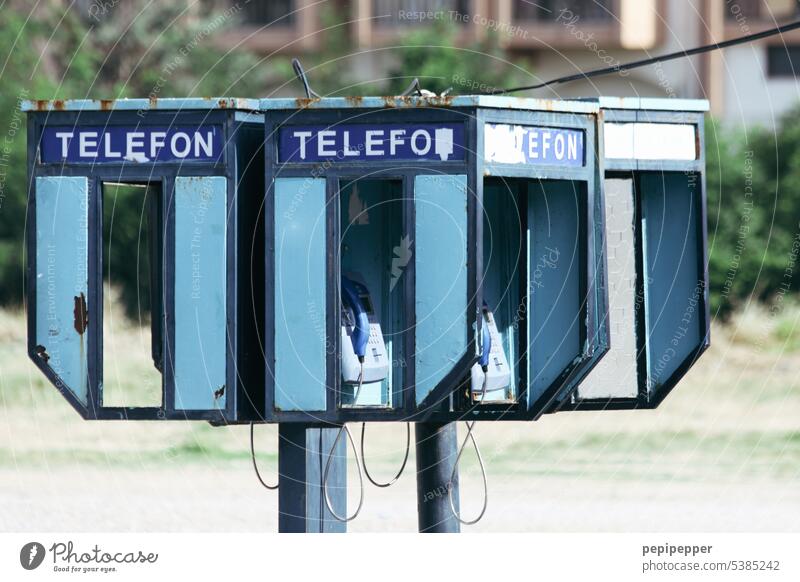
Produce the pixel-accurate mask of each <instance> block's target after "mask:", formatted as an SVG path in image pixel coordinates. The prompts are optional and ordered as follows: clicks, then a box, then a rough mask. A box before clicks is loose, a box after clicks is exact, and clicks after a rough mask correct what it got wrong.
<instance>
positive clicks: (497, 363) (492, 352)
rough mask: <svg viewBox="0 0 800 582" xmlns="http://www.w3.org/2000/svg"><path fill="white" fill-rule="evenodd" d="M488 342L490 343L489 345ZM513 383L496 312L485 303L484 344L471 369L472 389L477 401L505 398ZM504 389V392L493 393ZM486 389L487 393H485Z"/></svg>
mask: <svg viewBox="0 0 800 582" xmlns="http://www.w3.org/2000/svg"><path fill="white" fill-rule="evenodd" d="M487 344H488V345H487ZM510 383H511V369H510V368H509V367H508V359H507V358H506V353H505V351H504V350H503V340H502V338H501V337H500V332H499V331H498V330H497V323H495V320H494V314H493V313H492V312H491V311H490V310H489V308H488V307H487V306H486V304H485V303H484V305H483V346H482V353H481V358H480V360H478V362H477V363H475V365H473V366H472V369H471V370H470V391H471V393H472V398H473V400H475V401H482V402H487V401H492V400H495V401H496V400H505V399H506V395H505V390H506V388H508V386H509V384H510ZM499 390H502V391H503V393H502V394H492V393H493V392H497V391H499ZM484 391H485V394H484Z"/></svg>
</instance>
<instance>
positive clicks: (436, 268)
mask: <svg viewBox="0 0 800 582" xmlns="http://www.w3.org/2000/svg"><path fill="white" fill-rule="evenodd" d="M414 201H415V210H416V221H415V239H416V240H414V241H412V242H413V245H414V248H415V249H416V251H415V254H414V261H415V268H416V315H417V322H416V330H415V331H416V334H415V337H416V348H415V351H414V358H415V363H416V378H415V380H416V382H415V384H416V399H417V404H420V403H421V402H422V401H423V400H424V399H425V397H426V396H427V395H428V394H430V393H431V391H433V389H434V388H435V387H436V386H437V385H438V384H439V382H441V381H442V380H443V379H444V377H445V376H446V375H447V374H448V373H449V372H450V371H451V370H452V366H453V365H455V364H456V363H457V362H458V360H459V359H461V358H463V357H464V356H465V355H466V354H467V352H468V350H470V349H473V348H472V346H468V345H467V337H468V335H467V325H469V324H468V321H467V302H468V297H467V293H468V291H467V257H468V255H467V242H468V241H467V177H466V176H461V175H459V176H447V175H437V176H416V178H415V180H414Z"/></svg>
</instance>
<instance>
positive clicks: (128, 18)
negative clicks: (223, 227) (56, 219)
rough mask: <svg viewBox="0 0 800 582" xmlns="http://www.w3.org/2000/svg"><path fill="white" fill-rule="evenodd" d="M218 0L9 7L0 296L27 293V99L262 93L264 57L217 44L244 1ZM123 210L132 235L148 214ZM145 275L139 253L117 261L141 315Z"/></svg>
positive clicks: (2, 76)
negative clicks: (83, 9) (92, 7)
mask: <svg viewBox="0 0 800 582" xmlns="http://www.w3.org/2000/svg"><path fill="white" fill-rule="evenodd" d="M216 4H218V6H216V5H215V3H213V2H205V3H199V4H198V3H192V4H191V5H188V7H187V4H186V3H167V2H163V3H160V2H150V1H147V0H131V1H128V2H121V3H114V4H113V7H112V4H111V3H107V6H108V8H107V10H108V11H107V12H102V11H101V12H96V13H95V14H94V15H84V16H81V14H80V12H79V11H78V9H77V8H74V9H71V10H65V7H64V5H62V4H61V3H57V2H53V3H45V4H44V5H43V6H38V7H37V8H36V10H35V11H33V12H31V13H30V14H29V13H28V10H29V7H26V6H25V4H24V3H19V4H14V3H12V5H11V6H5V7H4V8H3V10H2V13H3V25H2V26H0V54H2V55H3V58H4V59H5V58H6V57H7V58H8V61H7V62H6V63H5V67H0V83H2V86H3V90H2V91H0V304H3V305H9V304H12V305H13V304H18V303H19V302H20V301H21V299H22V294H23V259H24V255H23V252H24V251H23V240H24V229H25V220H24V217H25V207H26V198H27V194H26V190H27V186H26V184H27V167H26V155H27V154H26V151H27V150H26V131H25V116H24V114H22V113H20V111H19V104H20V101H21V100H23V99H81V98H98V99H100V98H102V99H116V98H122V97H176V96H217V95H258V94H259V92H260V89H261V87H263V85H264V77H265V73H264V71H263V67H259V66H258V64H259V60H258V58H257V57H256V56H255V55H254V54H252V53H250V52H248V51H247V50H245V49H242V48H238V49H236V50H234V51H230V52H228V51H225V50H223V49H221V48H220V47H219V46H218V43H217V36H218V35H220V34H222V33H224V32H225V31H226V29H228V28H230V27H231V26H233V25H235V24H236V23H237V20H238V19H239V18H241V14H239V12H238V10H237V8H236V6H238V4H237V5H234V7H231V5H230V4H228V3H221V2H218V3H216ZM97 6H100V4H98V5H97ZM103 6H106V4H103ZM134 206H135V205H134ZM118 210H119V211H118V212H117V213H116V214H115V229H117V232H119V233H127V235H130V233H131V231H136V230H137V229H138V228H139V220H140V214H141V213H140V211H137V209H136V208H133V207H131V208H127V209H126V208H122V207H120V208H119V209H118ZM139 210H140V209H139ZM138 275H139V273H138V271H137V263H136V261H135V260H130V261H125V260H118V261H116V268H115V271H114V273H113V277H114V281H115V284H116V283H118V284H119V285H120V287H121V290H120V291H121V297H122V299H123V301H124V305H125V308H126V312H127V314H128V315H129V316H132V317H135V318H138V317H140V316H141V315H142V314H141V313H140V312H139V307H140V306H139V305H137V303H138V297H139V295H140V294H139V293H138V292H137V279H138Z"/></svg>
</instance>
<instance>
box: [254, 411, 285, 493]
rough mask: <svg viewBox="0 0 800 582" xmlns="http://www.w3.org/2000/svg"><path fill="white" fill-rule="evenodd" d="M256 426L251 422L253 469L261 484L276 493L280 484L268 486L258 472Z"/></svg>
mask: <svg viewBox="0 0 800 582" xmlns="http://www.w3.org/2000/svg"><path fill="white" fill-rule="evenodd" d="M254 426H255V423H253V422H251V423H250V458H251V459H252V460H253V469H254V470H255V472H256V477H258V480H259V482H260V483H261V484H262V485H263V486H264V487H265V488H266V489H269V490H270V491H275V490H276V489H277V488H278V485H279V483H276V484H275V485H270V484H268V483H267V482H266V481H264V479H262V478H261V472H260V471H259V470H258V463H257V462H256V446H255V444H254V442H253V441H254V440H255V438H254V436H253V431H254V428H253V427H254Z"/></svg>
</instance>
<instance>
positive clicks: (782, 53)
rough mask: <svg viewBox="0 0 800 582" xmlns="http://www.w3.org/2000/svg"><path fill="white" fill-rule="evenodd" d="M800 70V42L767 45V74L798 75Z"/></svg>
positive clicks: (774, 75) (772, 75)
mask: <svg viewBox="0 0 800 582" xmlns="http://www.w3.org/2000/svg"><path fill="white" fill-rule="evenodd" d="M798 70H800V44H789V45H786V46H783V45H779V46H771V47H767V74H768V75H769V76H770V77H796V76H797V71H798Z"/></svg>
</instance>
